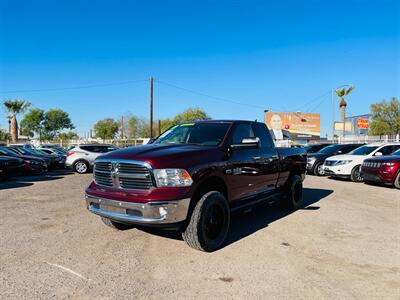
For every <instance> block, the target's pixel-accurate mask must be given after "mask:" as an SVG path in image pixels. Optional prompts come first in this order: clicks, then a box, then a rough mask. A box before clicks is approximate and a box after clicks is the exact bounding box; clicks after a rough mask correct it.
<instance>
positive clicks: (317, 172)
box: [314, 162, 325, 176]
mask: <svg viewBox="0 0 400 300" xmlns="http://www.w3.org/2000/svg"><path fill="white" fill-rule="evenodd" d="M314 175H316V176H324V175H325V174H324V166H323V164H322V163H321V162H320V163H317V165H316V166H315V168H314Z"/></svg>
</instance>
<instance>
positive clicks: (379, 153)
mask: <svg viewBox="0 0 400 300" xmlns="http://www.w3.org/2000/svg"><path fill="white" fill-rule="evenodd" d="M382 155H383V153H382V152H379V151H378V152H375V154H374V156H382Z"/></svg>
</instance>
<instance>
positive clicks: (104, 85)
mask: <svg viewBox="0 0 400 300" xmlns="http://www.w3.org/2000/svg"><path fill="white" fill-rule="evenodd" d="M144 81H147V79H141V80H128V81H120V82H111V83H99V84H91V85H78V86H70V87H59V88H43V89H32V90H10V91H0V93H1V94H11V93H32V92H53V91H65V90H79V89H90V88H97V87H107V86H116V85H125V84H131V83H138V82H144Z"/></svg>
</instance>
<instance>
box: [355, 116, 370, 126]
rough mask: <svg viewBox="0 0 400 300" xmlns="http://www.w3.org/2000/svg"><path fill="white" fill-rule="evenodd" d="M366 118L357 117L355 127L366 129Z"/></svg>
mask: <svg viewBox="0 0 400 300" xmlns="http://www.w3.org/2000/svg"><path fill="white" fill-rule="evenodd" d="M368 122H369V120H368V119H363V118H358V120H357V127H358V128H360V129H368Z"/></svg>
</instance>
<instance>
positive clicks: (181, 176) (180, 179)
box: [154, 169, 193, 187]
mask: <svg viewBox="0 0 400 300" xmlns="http://www.w3.org/2000/svg"><path fill="white" fill-rule="evenodd" d="M154 177H155V179H156V183H157V186H171V187H182V186H191V185H192V183H193V180H192V177H190V175H189V173H188V172H187V171H186V170H183V169H155V170H154Z"/></svg>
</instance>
